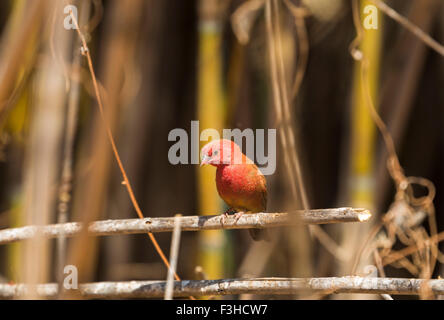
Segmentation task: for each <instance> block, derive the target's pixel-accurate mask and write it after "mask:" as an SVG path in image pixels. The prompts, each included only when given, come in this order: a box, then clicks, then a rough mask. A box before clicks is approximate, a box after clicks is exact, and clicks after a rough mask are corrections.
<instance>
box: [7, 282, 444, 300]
mask: <svg viewBox="0 0 444 320" xmlns="http://www.w3.org/2000/svg"><path fill="white" fill-rule="evenodd" d="M426 283H427V285H428V286H429V287H430V289H431V290H432V292H433V293H435V294H444V280H425V279H403V278H366V277H341V278H255V279H220V280H183V281H175V282H174V296H175V297H186V296H189V295H200V296H204V295H233V294H245V293H250V294H261V295H268V294H275V295H288V294H293V293H295V292H297V291H314V292H325V291H329V292H330V294H331V293H367V294H399V295H419V294H420V291H421V287H422V286H423V285H424V284H426ZM34 288H35V287H34ZM165 288H166V282H165V281H128V282H97V283H87V284H81V285H79V290H78V293H79V294H80V295H81V296H82V297H83V298H92V299H98V298H102V299H103V298H106V299H111V298H160V297H163V295H164V293H165ZM30 289H32V288H30V287H29V286H27V285H24V284H14V285H10V284H0V299H11V298H17V297H21V296H23V295H25V294H26V292H27V291H28V290H30ZM35 289H36V292H37V293H38V294H39V295H40V296H43V297H46V298H52V297H55V296H56V295H57V291H58V285H57V284H53V283H51V284H41V285H37V287H36V288H35Z"/></svg>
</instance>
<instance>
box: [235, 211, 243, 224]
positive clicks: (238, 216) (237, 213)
mask: <svg viewBox="0 0 444 320" xmlns="http://www.w3.org/2000/svg"><path fill="white" fill-rule="evenodd" d="M243 214H244V213H243V212H236V213H235V214H234V224H236V223H237V222H238V221H239V219H240V217H242V215H243Z"/></svg>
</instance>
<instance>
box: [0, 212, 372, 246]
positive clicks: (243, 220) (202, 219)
mask: <svg viewBox="0 0 444 320" xmlns="http://www.w3.org/2000/svg"><path fill="white" fill-rule="evenodd" d="M295 214H299V219H290V217H291V216H292V214H288V213H254V214H244V215H241V216H240V218H239V220H238V221H236V218H235V217H234V216H228V217H227V218H226V219H225V222H224V224H223V226H222V224H221V216H220V215H217V216H184V217H181V218H180V225H181V230H182V231H199V230H212V229H222V228H225V229H248V228H268V227H278V226H287V225H291V224H294V223H298V222H299V221H302V223H305V224H329V223H341V222H363V221H367V220H368V219H370V217H371V214H370V212H369V211H368V210H366V209H355V208H335V209H318V210H309V211H297V212H295ZM81 229H82V224H81V223H78V222H69V223H63V224H53V225H47V226H26V227H21V228H12V229H4V230H0V244H5V243H11V242H15V241H20V240H26V239H30V238H33V237H35V236H37V235H41V236H44V237H47V238H56V237H60V236H65V237H71V236H74V235H76V234H78V233H79V232H80V231H81ZM173 229H174V217H171V218H145V219H126V220H105V221H96V222H93V223H91V224H90V225H89V227H88V231H89V232H90V233H91V235H95V236H107V235H116V234H137V233H147V232H171V231H173Z"/></svg>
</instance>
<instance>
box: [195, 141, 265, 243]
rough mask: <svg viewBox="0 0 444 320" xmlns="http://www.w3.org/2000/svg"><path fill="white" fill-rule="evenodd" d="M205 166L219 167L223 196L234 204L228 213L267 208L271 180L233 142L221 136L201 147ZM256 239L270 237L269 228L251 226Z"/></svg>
mask: <svg viewBox="0 0 444 320" xmlns="http://www.w3.org/2000/svg"><path fill="white" fill-rule="evenodd" d="M201 160H202V161H201V164H200V165H201V166H203V165H205V164H210V165H212V166H215V167H216V168H217V170H216V186H217V191H218V193H219V196H220V197H221V198H222V199H223V200H224V201H225V203H226V204H227V205H228V206H229V207H230V209H229V210H227V211H226V212H225V214H228V213H229V212H230V213H234V212H237V213H236V215H237V219H239V217H240V215H241V214H242V213H243V212H245V213H255V212H264V211H265V210H266V208H267V181H266V180H265V177H264V175H263V174H262V173H261V172H260V170H259V168H258V167H257V166H256V165H255V164H254V162H253V161H252V160H251V159H249V158H248V157H247V156H246V155H244V154H243V153H242V151H241V149H240V148H239V146H238V145H237V144H235V143H234V142H233V141H230V140H226V139H221V140H214V141H211V142H209V143H207V144H206V145H205V146H204V147H203V148H202V150H201ZM249 232H250V235H251V237H252V238H253V239H254V240H269V237H268V233H267V230H266V229H249Z"/></svg>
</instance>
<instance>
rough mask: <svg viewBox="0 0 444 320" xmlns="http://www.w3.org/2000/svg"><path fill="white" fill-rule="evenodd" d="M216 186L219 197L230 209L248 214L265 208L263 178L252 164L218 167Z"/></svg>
mask: <svg viewBox="0 0 444 320" xmlns="http://www.w3.org/2000/svg"><path fill="white" fill-rule="evenodd" d="M216 186H217V191H218V192H219V195H220V197H221V198H222V199H223V200H224V201H225V202H226V203H227V204H228V205H229V206H230V207H232V208H235V209H237V210H239V211H250V212H263V211H265V209H266V208H267V187H266V181H265V177H264V176H263V175H262V173H261V172H260V171H259V169H258V167H257V166H256V165H254V164H234V165H222V166H219V167H218V168H217V171H216Z"/></svg>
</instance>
